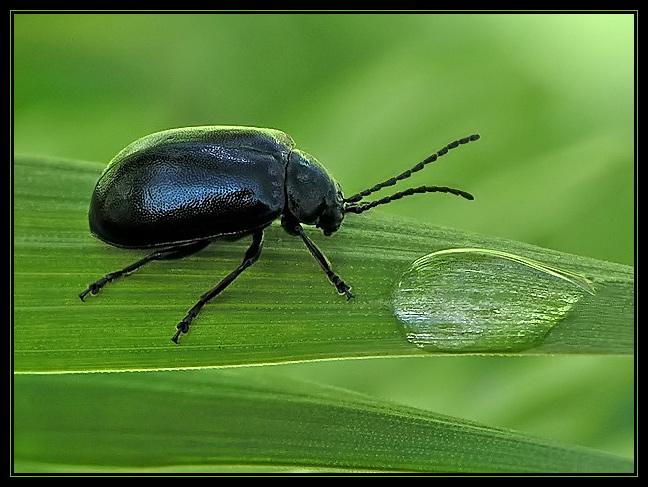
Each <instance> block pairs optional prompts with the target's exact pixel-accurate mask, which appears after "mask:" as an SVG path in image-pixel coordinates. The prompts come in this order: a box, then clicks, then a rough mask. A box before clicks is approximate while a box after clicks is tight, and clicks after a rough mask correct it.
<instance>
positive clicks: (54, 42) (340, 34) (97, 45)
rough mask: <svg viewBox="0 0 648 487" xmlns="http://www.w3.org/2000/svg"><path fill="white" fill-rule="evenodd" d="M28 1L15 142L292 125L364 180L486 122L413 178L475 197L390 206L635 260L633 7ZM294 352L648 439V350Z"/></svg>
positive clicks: (412, 399)
mask: <svg viewBox="0 0 648 487" xmlns="http://www.w3.org/2000/svg"><path fill="white" fill-rule="evenodd" d="M13 21H14V22H13V71H14V78H13V95H14V98H13V122H14V123H13V130H14V151H15V153H20V154H32V155H41V156H51V157H62V158H68V159H81V160H91V161H105V162H106V163H107V162H108V161H109V160H110V159H111V158H112V157H113V156H114V155H115V154H116V153H117V152H118V151H119V150H120V149H121V148H123V147H124V146H125V145H127V144H128V143H130V142H131V141H133V140H135V139H136V138H139V137H141V136H144V135H147V134H149V133H151V132H154V131H158V130H163V129H167V128H171V127H180V126H188V125H219V124H222V125H252V126H261V127H272V128H277V129H280V130H283V131H285V132H286V133H288V134H290V135H291V136H292V137H293V138H294V139H295V141H296V142H297V145H298V147H300V148H301V149H302V150H305V151H307V152H309V153H311V154H313V155H315V156H316V157H317V158H318V159H319V160H320V161H321V162H322V163H323V164H324V165H325V166H326V167H327V168H329V169H330V170H331V172H332V173H333V174H334V175H335V176H336V178H337V179H338V181H340V182H341V183H342V186H343V188H344V190H345V192H346V194H347V195H350V194H353V193H355V192H357V191H359V190H362V189H365V188H367V187H369V186H371V185H373V184H374V183H376V182H378V181H382V180H383V179H387V178H389V177H391V176H394V175H396V174H397V173H399V172H402V171H403V170H404V169H407V168H409V167H411V166H413V165H414V164H416V163H417V162H419V161H420V160H422V159H423V158H425V157H426V156H427V155H429V154H430V153H432V152H434V151H436V150H438V149H439V148H441V147H442V146H443V145H445V144H446V143H448V142H450V141H452V140H455V139H456V138H459V137H462V136H466V135H469V134H471V133H479V134H481V136H482V139H481V140H480V141H479V142H477V143H475V145H472V144H471V146H470V148H469V149H468V148H465V149H461V150H460V151H458V152H453V153H452V154H451V155H449V156H448V158H447V159H446V158H443V159H442V160H440V161H439V163H437V164H435V165H434V166H433V167H428V168H427V169H426V170H425V171H423V172H422V173H418V174H417V175H416V176H414V177H413V178H412V179H413V181H414V182H413V183H412V185H422V184H432V185H443V186H445V185H447V186H454V187H459V188H461V189H463V190H466V191H469V192H471V193H472V194H474V195H475V198H476V199H475V201H474V202H471V203H466V202H463V201H459V200H457V199H456V198H453V197H449V196H445V195H429V196H424V197H412V198H408V199H405V200H403V201H401V202H398V203H394V204H392V205H387V206H383V207H381V208H380V209H376V210H375V212H376V213H377V212H384V213H389V214H393V215H400V216H402V217H404V218H408V219H412V220H424V221H426V222H430V223H433V224H438V225H442V226H448V227H454V228H458V229H463V230H469V231H474V232H478V233H482V234H488V235H492V236H499V237H505V238H511V239H515V240H520V241H524V242H527V243H531V244H535V245H540V246H543V247H548V248H552V249H556V250H560V251H564V252H569V253H574V254H579V255H584V256H589V257H594V258H597V259H602V260H609V261H614V262H618V263H622V264H628V265H632V264H633V263H634V224H635V214H634V189H635V181H634V170H635V169H634V168H635V166H634V150H635V113H634V110H635V99H634V94H635V93H634V83H635V71H634V68H635V57H634V56H635V54H634V42H635V31H634V29H635V17H634V15H633V14H631V13H629V14H562V15H558V14H436V13H430V14H391V13H389V14H225V13H214V14H177V13H174V14H27V13H25V14H22V13H21V14H15V15H14V17H13ZM444 159H445V160H444ZM89 196H90V195H88V198H89ZM341 231H344V228H342V230H341ZM88 238H91V237H90V235H89V236H88ZM332 238H335V237H332ZM265 258H272V250H271V249H270V248H268V249H267V250H266V256H265ZM274 370H275V372H277V371H278V372H280V373H283V374H287V375H292V376H297V377H307V378H309V379H312V380H316V381H321V382H327V383H332V384H335V385H341V386H344V387H348V388H352V389H356V390H360V391H363V392H367V393H370V394H373V395H376V396H379V397H385V398H389V399H390V400H394V401H397V402H400V403H404V404H410V405H413V406H417V407H422V408H427V409H431V410H433V411H437V412H440V413H447V414H450V415H455V416H460V417H464V418H467V419H474V420H477V421H481V422H485V423H487V424H492V425H496V426H503V427H509V428H515V429H519V430H521V431H525V432H529V433H532V434H537V435H541V436H544V437H549V438H555V439H558V440H562V441H566V442H571V443H576V444H581V445H584V446H592V447H595V448H601V449H605V450H607V451H611V452H615V453H619V454H622V455H626V456H631V455H632V454H633V421H634V418H633V410H634V395H633V392H634V386H633V381H634V368H633V360H632V358H631V357H560V358H558V357H429V358H424V359H421V358H419V359H401V360H393V359H392V360H359V361H348V362H332V363H310V364H293V365H285V366H279V367H277V368H274ZM247 373H250V374H257V373H263V372H260V370H259V369H255V368H250V369H249V370H248V372H247ZM450 378H452V380H449V379H450ZM538 381H541V382H538ZM539 383H540V384H546V389H545V388H543V387H538V384H539ZM531 384H533V386H531Z"/></svg>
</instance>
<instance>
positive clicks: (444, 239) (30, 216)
mask: <svg viewBox="0 0 648 487" xmlns="http://www.w3.org/2000/svg"><path fill="white" fill-rule="evenodd" d="M103 167H104V165H103V164H97V163H90V162H81V161H66V160H52V159H36V158H29V157H18V158H16V160H15V162H14V174H13V176H14V215H13V217H14V220H13V228H14V248H13V252H14V253H13V265H14V268H13V272H14V289H13V291H14V295H13V300H14V301H13V306H14V308H13V311H14V330H13V333H14V336H13V339H14V342H13V343H14V370H15V371H16V372H70V371H100V370H106V371H110V370H148V369H176V368H194V367H219V366H231V365H245V364H261V363H280V362H293V361H302V360H315V359H334V358H358V357H373V356H410V355H420V354H425V353H429V352H428V351H426V350H422V349H420V348H418V347H416V346H415V345H413V344H412V343H409V342H408V340H407V332H406V330H405V329H404V328H403V326H402V324H401V323H400V322H399V321H398V320H397V319H396V316H395V314H394V295H395V292H396V290H397V288H398V285H399V282H400V279H401V276H402V275H403V274H404V273H405V272H406V271H407V269H408V268H409V267H410V266H411V264H412V263H413V262H414V261H415V260H416V259H418V258H420V257H422V256H424V255H426V254H429V253H431V252H434V251H438V250H442V249H453V248H466V247H471V248H481V249H494V250H497V251H500V252H506V253H509V254H515V255H517V256H523V257H524V258H525V259H533V260H534V261H537V262H540V263H542V264H543V265H544V266H546V267H547V268H551V269H561V270H562V271H564V272H568V273H574V274H579V275H582V276H583V277H584V278H585V279H587V280H588V282H591V283H592V285H593V286H594V288H595V289H596V292H595V293H594V294H592V295H589V294H588V296H587V299H583V300H581V301H579V302H578V303H577V305H576V306H574V308H573V309H572V310H570V312H569V313H568V314H566V316H565V317H564V319H562V318H561V320H560V322H559V323H556V324H553V325H552V327H551V330H550V331H549V332H548V334H547V335H546V336H543V337H542V340H540V341H539V342H535V343H534V344H533V347H531V348H527V349H525V350H524V352H523V353H614V354H631V353H633V350H634V327H633V318H634V270H633V269H632V268H631V267H628V266H623V265H618V264H612V263H607V262H601V261H597V260H594V259H589V258H583V257H578V256H573V255H567V254H563V253H559V252H554V251H550V250H546V249H541V248H538V247H533V246H530V245H526V244H523V243H517V242H510V241H506V240H502V239H496V238H488V237H483V236H479V235H473V234H467V233H463V232H459V231H455V230H450V229H444V228H437V227H432V226H429V225H422V224H418V223H417V222H412V221H400V220H396V219H393V218H385V217H380V216H379V214H375V215H348V216H347V218H346V221H345V223H344V225H343V227H342V228H341V230H340V231H339V232H337V233H336V234H335V235H334V236H333V237H332V238H325V237H324V236H322V235H321V234H317V233H316V232H314V231H311V230H309V232H310V233H311V235H312V237H313V239H314V241H315V242H316V243H317V245H318V246H319V247H320V248H321V250H322V251H323V252H324V253H325V254H326V255H327V256H328V258H329V260H330V261H331V262H332V265H333V267H334V269H335V270H336V272H338V273H339V274H340V275H341V276H342V277H343V278H344V279H345V280H346V281H347V282H348V283H350V284H351V285H352V286H353V290H354V293H355V295H356V298H355V299H353V300H351V301H349V302H346V300H345V299H344V298H343V297H340V296H338V295H337V294H336V292H335V289H334V288H333V287H332V286H331V285H330V283H329V282H328V280H327V279H326V276H325V275H324V274H323V273H322V272H321V270H320V269H319V267H318V266H317V263H316V262H315V261H314V260H313V259H312V257H311V256H310V255H309V253H308V252H307V251H306V249H305V248H304V247H303V244H302V243H301V241H300V240H299V239H296V238H293V237H290V236H289V235H287V234H286V233H285V232H284V231H283V230H282V229H281V228H280V227H279V226H278V225H273V226H272V227H271V228H269V229H268V231H267V232H266V240H265V246H264V252H263V254H262V257H261V259H260V261H259V262H258V263H256V264H255V265H254V266H253V267H252V268H251V269H249V270H247V271H246V272H244V274H243V275H242V276H241V277H239V278H238V279H237V280H236V282H235V283H234V284H233V285H232V286H230V287H229V288H228V289H227V290H226V291H225V292H224V293H223V294H222V295H219V296H218V297H217V298H216V299H214V300H213V301H212V302H211V303H210V304H209V305H208V306H206V307H205V308H204V310H203V312H202V313H201V314H200V316H199V317H198V319H196V320H195V322H194V325H193V327H192V329H191V331H190V333H189V334H188V335H186V336H182V337H181V344H180V345H179V346H178V345H175V344H174V343H172V342H171V340H170V338H171V336H172V335H173V333H174V331H175V325H176V324H177V323H178V321H179V320H180V319H181V318H182V317H183V316H184V315H185V313H186V311H187V310H188V309H189V308H190V307H191V306H192V305H193V303H194V302H195V300H196V299H197V298H198V297H199V296H200V295H201V294H202V293H203V292H205V291H206V290H208V289H210V288H211V287H212V286H214V285H215V284H216V283H217V282H218V281H219V280H220V279H221V278H222V277H223V276H225V275H226V274H227V273H228V272H230V271H231V270H232V269H234V268H235V267H236V266H237V265H238V263H239V262H240V260H241V258H242V256H243V253H244V251H245V249H246V246H247V241H243V240H241V241H237V242H225V241H223V242H220V241H218V242H215V243H214V244H213V245H210V246H209V247H208V248H207V249H205V250H203V251H201V252H199V253H198V254H195V255H193V256H190V257H188V258H185V259H182V260H175V261H167V262H155V263H152V264H150V265H147V266H145V267H144V268H142V269H140V270H138V271H137V272H135V273H133V274H132V275H130V276H128V277H125V278H122V279H120V280H118V281H116V282H113V283H110V284H109V285H108V286H106V287H105V288H104V289H103V290H102V291H101V292H100V293H99V294H98V295H97V296H89V297H88V298H87V299H86V302H81V301H80V300H79V298H78V294H79V292H81V291H82V290H83V289H84V288H85V287H86V286H87V285H88V284H89V283H90V282H92V281H94V280H96V279H97V278H99V277H100V276H102V275H104V274H106V273H107V272H111V271H115V270H118V269H121V268H123V267H125V266H126V265H128V264H130V263H132V262H134V261H135V260H137V259H139V258H141V257H142V256H143V255H145V252H144V251H141V252H140V251H125V250H121V249H116V248H114V247H110V246H108V245H106V244H104V243H102V242H99V241H98V240H96V239H95V238H93V237H92V236H91V235H90V233H89V231H88V229H87V217H86V215H87V207H88V202H89V199H90V195H91V193H92V189H93V187H94V184H95V182H96V180H97V178H98V176H99V174H100V173H101V171H102V169H103ZM464 284H465V283H464V282H463V281H462V280H461V278H460V280H459V281H458V284H457V286H458V287H459V288H461V286H462V285H464ZM490 352H495V353H496V352H507V349H506V347H505V346H504V347H501V349H493V350H490Z"/></svg>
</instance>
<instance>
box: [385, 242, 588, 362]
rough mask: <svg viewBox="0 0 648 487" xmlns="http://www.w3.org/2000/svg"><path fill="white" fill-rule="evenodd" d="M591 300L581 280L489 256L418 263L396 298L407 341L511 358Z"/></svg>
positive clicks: (445, 256) (458, 254)
mask: <svg viewBox="0 0 648 487" xmlns="http://www.w3.org/2000/svg"><path fill="white" fill-rule="evenodd" d="M588 294H594V288H593V286H592V283H591V282H590V281H588V280H587V279H586V278H585V277H584V276H581V275H578V274H576V273H573V272H569V271H567V270H561V269H557V268H555V267H550V266H548V265H545V264H543V263H541V262H538V261H534V260H532V259H528V258H526V257H522V256H518V255H514V254H509V253H506V252H500V251H496V250H489V249H476V248H459V249H448V250H441V251H438V252H434V253H431V254H428V255H426V256H424V257H421V258H420V259H418V260H416V261H415V262H414V263H412V265H411V266H410V267H409V268H408V269H407V270H406V271H405V273H404V274H403V276H402V278H401V280H400V282H399V284H398V287H397V289H396V291H395V293H394V299H393V306H394V313H395V315H396V318H397V319H398V320H399V321H400V322H401V323H402V325H403V327H404V329H405V332H406V334H407V339H408V340H409V341H410V342H411V343H413V344H415V345H417V346H419V347H422V348H425V349H428V350H430V351H444V352H482V353H483V352H516V351H521V350H525V349H528V348H531V347H534V346H538V345H539V344H541V343H542V341H543V340H544V338H545V337H546V336H547V334H548V333H549V331H550V330H551V329H552V328H553V327H554V326H555V325H556V324H558V323H559V322H560V321H562V320H563V319H564V318H565V316H567V314H568V313H569V312H570V310H571V309H572V308H573V307H574V305H575V304H576V303H577V302H578V301H579V300H581V299H583V298H584V297H585V296H587V295H588Z"/></svg>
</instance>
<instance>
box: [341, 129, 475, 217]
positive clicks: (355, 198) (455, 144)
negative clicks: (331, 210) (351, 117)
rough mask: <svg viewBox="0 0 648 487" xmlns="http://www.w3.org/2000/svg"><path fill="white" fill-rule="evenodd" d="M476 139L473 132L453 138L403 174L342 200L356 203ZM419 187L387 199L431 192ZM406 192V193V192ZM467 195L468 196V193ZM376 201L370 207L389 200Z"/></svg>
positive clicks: (358, 206)
mask: <svg viewBox="0 0 648 487" xmlns="http://www.w3.org/2000/svg"><path fill="white" fill-rule="evenodd" d="M478 139H479V135H478V134H474V135H470V136H468V137H464V138H463V139H459V140H455V141H454V142H452V143H450V144H448V145H446V146H445V147H444V148H443V149H441V150H440V151H438V152H436V153H434V154H432V155H431V156H430V157H428V158H427V159H425V160H424V161H422V162H419V163H418V164H417V165H416V166H414V167H413V168H412V169H409V170H408V171H405V172H404V173H403V174H400V175H398V176H396V177H394V178H391V179H388V180H387V181H383V182H382V183H379V184H376V185H375V186H374V187H372V188H369V189H365V190H364V191H361V192H360V193H358V194H354V195H353V196H351V197H350V198H344V202H345V203H357V202H358V201H360V200H361V199H363V198H364V197H365V196H368V195H370V194H371V193H375V192H376V191H378V190H379V189H382V188H386V187H388V186H393V185H394V184H396V183H397V182H398V181H402V180H403V179H407V178H409V177H410V176H411V175H412V174H413V173H415V172H417V171H420V170H421V169H423V168H424V167H425V166H426V165H427V164H430V163H431V162H434V161H436V160H437V159H438V158H439V157H441V156H444V155H445V154H447V153H448V151H449V150H450V149H455V148H457V147H459V146H460V145H463V144H467V143H468V142H472V141H474V140H478ZM423 187H425V186H423ZM423 187H421V188H423ZM421 188H416V190H417V191H415V193H409V192H408V191H410V190H407V191H403V192H402V193H396V194H395V195H393V196H390V197H389V198H391V199H389V201H393V200H395V199H398V198H402V197H403V196H409V195H410V194H416V193H429V192H432V191H422V190H421ZM443 189H445V190H448V189H450V188H443ZM418 190H420V191H418ZM433 191H441V189H440V188H436V189H434V190H433ZM443 192H446V193H452V194H457V195H459V196H464V195H466V194H468V193H463V191H458V190H452V191H443ZM406 193H407V194H406ZM469 196H470V195H469ZM465 197H466V196H464V198H465ZM383 199H388V198H383ZM468 199H472V197H470V198H468ZM378 201H379V202H376V201H374V202H372V203H370V204H371V205H373V206H371V208H373V207H374V206H377V205H382V204H384V203H388V202H389V201H385V202H384V203H383V202H382V201H383V200H378ZM374 203H375V204H374ZM364 206H365V205H350V206H349V208H363V207H364ZM368 209H369V208H366V209H364V210H362V211H366V210H368ZM347 211H350V212H354V213H359V212H357V211H355V210H351V209H349V210H347Z"/></svg>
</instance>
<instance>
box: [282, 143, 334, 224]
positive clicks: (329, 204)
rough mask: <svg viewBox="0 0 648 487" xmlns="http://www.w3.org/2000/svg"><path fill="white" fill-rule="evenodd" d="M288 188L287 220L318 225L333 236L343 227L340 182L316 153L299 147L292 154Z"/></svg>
mask: <svg viewBox="0 0 648 487" xmlns="http://www.w3.org/2000/svg"><path fill="white" fill-rule="evenodd" d="M285 191H286V207H285V209H284V219H283V221H284V222H289V221H291V220H296V221H297V222H298V223H304V224H306V225H315V226H316V227H317V228H321V229H322V231H323V232H324V234H325V235H331V234H332V233H333V232H336V231H337V230H338V228H340V225H341V224H342V220H343V219H344V203H343V197H342V191H341V189H340V185H339V184H338V183H337V182H336V181H335V180H334V179H333V177H332V176H331V175H330V174H329V173H328V171H327V170H326V169H325V168H324V167H323V166H322V165H320V163H319V162H317V160H316V159H315V158H314V157H313V156H311V155H309V154H306V153H304V152H302V151H299V150H293V151H292V152H291V153H290V155H289V157H288V164H287V166H286V180H285ZM285 226H286V225H285V224H284V227H285ZM286 230H288V231H290V229H288V228H286ZM291 233H292V232H291Z"/></svg>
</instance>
